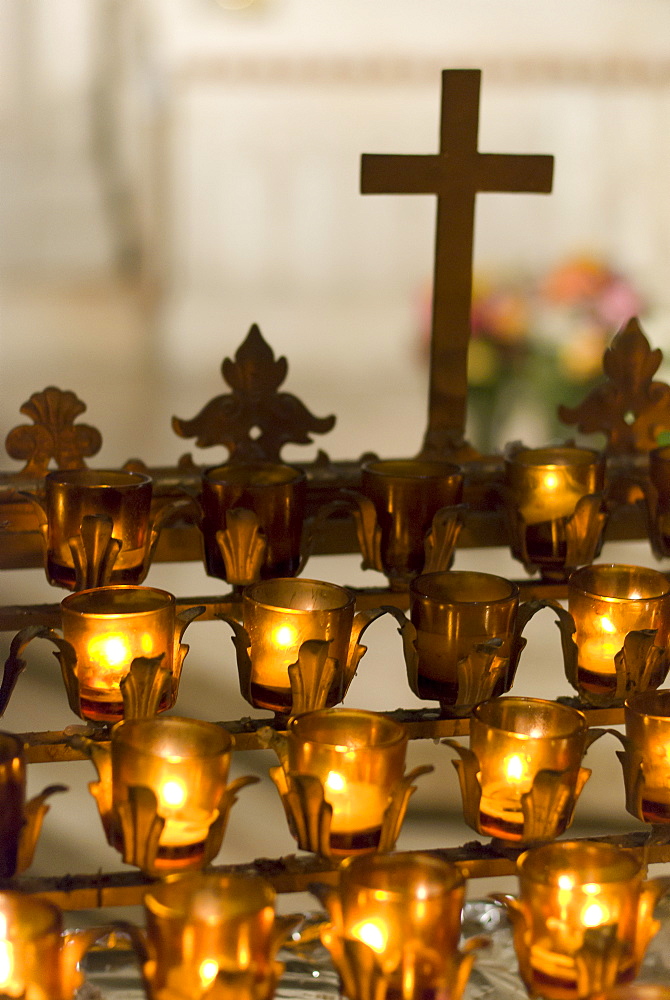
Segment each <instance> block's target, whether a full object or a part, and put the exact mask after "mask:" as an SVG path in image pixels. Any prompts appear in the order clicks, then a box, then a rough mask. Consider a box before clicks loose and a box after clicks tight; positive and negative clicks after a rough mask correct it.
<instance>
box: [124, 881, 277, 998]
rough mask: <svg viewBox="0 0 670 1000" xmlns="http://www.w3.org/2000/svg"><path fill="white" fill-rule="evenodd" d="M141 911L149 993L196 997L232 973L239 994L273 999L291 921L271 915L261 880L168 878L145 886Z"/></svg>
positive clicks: (268, 891) (268, 892) (268, 889)
mask: <svg viewBox="0 0 670 1000" xmlns="http://www.w3.org/2000/svg"><path fill="white" fill-rule="evenodd" d="M144 910H145V915H146V941H147V956H146V957H147V961H145V963H144V967H143V977H144V980H145V984H146V986H147V992H148V994H149V996H150V997H159V996H161V995H162V991H163V990H165V989H168V990H171V991H173V992H174V993H175V994H176V995H180V996H182V995H183V996H184V997H186V998H189V997H193V998H194V1000H197V998H199V997H201V996H202V995H203V993H204V992H206V990H207V989H208V988H209V987H210V986H211V985H212V984H213V983H214V981H215V980H216V979H217V977H220V978H222V979H223V983H226V981H227V977H230V976H232V977H233V982H234V984H235V986H236V987H237V989H238V991H239V992H238V993H237V994H236V995H238V996H240V997H242V998H246V997H248V1000H269V997H271V996H272V993H273V991H274V987H275V985H276V981H277V978H278V976H279V973H280V972H281V970H282V966H281V965H280V964H279V963H278V962H276V961H275V956H276V952H277V950H278V948H279V947H280V945H281V944H282V942H283V940H284V938H285V937H286V934H287V933H288V931H289V930H290V929H291V928H292V927H294V926H295V924H296V919H295V918H293V917H288V918H286V917H283V918H282V917H277V916H276V915H275V891H274V889H273V888H272V886H271V885H270V884H269V883H268V882H266V881H265V880H264V879H262V878H260V877H258V876H255V875H242V874H237V873H230V874H225V875H223V874H213V873H192V874H188V875H171V876H168V877H167V878H166V879H163V880H162V881H160V882H158V883H157V884H155V885H153V886H152V887H151V888H150V890H149V891H148V892H147V894H146V895H145V897H144Z"/></svg>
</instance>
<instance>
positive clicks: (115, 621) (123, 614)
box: [61, 586, 203, 722]
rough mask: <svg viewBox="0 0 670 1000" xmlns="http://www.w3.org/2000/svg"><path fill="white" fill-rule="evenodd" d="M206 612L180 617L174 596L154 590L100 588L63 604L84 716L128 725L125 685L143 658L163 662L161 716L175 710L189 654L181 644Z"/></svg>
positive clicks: (197, 610)
mask: <svg viewBox="0 0 670 1000" xmlns="http://www.w3.org/2000/svg"><path fill="white" fill-rule="evenodd" d="M202 610H203V609H202V608H189V609H186V610H185V611H182V612H179V613H178V612H177V609H176V604H175V599H174V597H173V595H172V594H170V593H168V592H167V591H166V590H157V589H156V588H154V587H130V586H127V587H98V588H96V589H94V590H81V591H78V592H77V593H76V594H70V595H69V596H68V597H66V598H65V599H64V600H63V601H61V622H62V631H63V637H64V638H65V639H66V640H67V642H69V643H70V645H71V646H72V647H73V649H74V651H75V654H76V666H75V668H74V672H75V678H74V681H75V682H76V683H75V686H76V695H77V704H78V714H80V715H81V716H82V718H84V719H91V720H92V721H95V722H118V721H119V720H120V719H122V718H123V717H124V701H123V695H122V688H121V685H122V682H123V681H124V679H125V678H126V677H127V676H128V673H129V671H130V668H131V664H132V663H133V660H135V659H137V658H139V657H144V658H149V659H155V658H157V657H162V659H160V664H159V666H160V668H162V670H163V671H165V674H164V676H165V683H164V685H163V689H162V694H161V696H160V699H159V702H158V706H157V711H159V712H162V711H165V709H167V708H171V707H172V706H173V705H174V703H175V701H176V698H177V692H178V689H179V678H180V676H181V668H182V664H183V661H184V657H185V655H186V652H187V651H188V646H185V645H183V644H182V642H181V639H182V636H183V634H184V631H185V629H186V626H187V625H188V623H189V622H190V621H191V620H192V619H193V618H194V617H196V616H197V615H198V614H200V613H201V612H202ZM157 666H158V664H157Z"/></svg>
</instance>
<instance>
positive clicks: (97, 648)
mask: <svg viewBox="0 0 670 1000" xmlns="http://www.w3.org/2000/svg"><path fill="white" fill-rule="evenodd" d="M88 658H89V660H91V661H92V662H94V663H97V664H99V666H101V667H104V668H106V669H108V670H118V669H119V667H125V666H126V665H127V664H129V662H130V658H131V651H130V644H129V643H128V640H127V639H126V637H125V636H123V635H118V634H111V633H107V634H106V635H96V636H94V637H93V638H92V639H91V641H90V642H89V644H88Z"/></svg>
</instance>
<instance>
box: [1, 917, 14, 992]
mask: <svg viewBox="0 0 670 1000" xmlns="http://www.w3.org/2000/svg"><path fill="white" fill-rule="evenodd" d="M13 972H14V949H13V947H12V945H11V944H10V943H9V941H7V918H6V916H5V915H4V913H0V986H8V985H9V983H10V980H11V978H12V974H13Z"/></svg>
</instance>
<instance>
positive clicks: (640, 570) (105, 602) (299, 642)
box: [0, 565, 670, 722]
mask: <svg viewBox="0 0 670 1000" xmlns="http://www.w3.org/2000/svg"><path fill="white" fill-rule="evenodd" d="M549 603H551V602H549ZM241 606H242V614H241V618H242V621H241V622H240V621H237V620H235V619H233V618H225V620H226V621H227V622H228V624H229V625H230V627H231V628H232V629H233V638H234V643H235V648H236V652H237V665H238V672H239V678H240V688H241V692H242V695H243V696H244V697H245V699H246V700H247V701H248V702H250V704H252V705H254V706H255V707H257V708H262V709H270V710H272V711H274V712H276V713H283V714H286V715H289V714H291V715H297V714H300V713H302V712H305V711H310V710H314V709H318V708H323V707H330V706H332V705H335V704H337V703H338V702H340V701H342V700H343V698H344V696H345V694H346V692H347V690H348V688H349V685H350V684H351V681H352V679H353V677H354V675H355V673H356V670H357V667H358V664H359V662H360V659H361V657H362V656H363V654H364V653H365V650H366V647H365V646H364V645H362V642H361V639H362V636H363V633H364V631H365V629H366V628H367V627H368V626H369V625H370V624H371V623H372V622H374V621H375V620H376V619H377V618H378V617H379V616H380V615H382V614H383V613H385V612H387V613H390V614H393V615H394V616H395V617H396V618H397V619H398V621H399V624H400V632H401V635H402V639H403V650H404V656H405V661H406V666H407V675H408V679H409V684H410V687H411V689H412V691H413V692H414V694H416V695H417V696H418V697H419V698H421V699H426V700H435V701H438V702H439V703H440V705H441V706H442V709H443V711H444V712H445V713H446V714H456V715H458V714H467V713H468V712H469V711H470V710H471V709H472V707H473V706H474V705H475V704H477V703H479V702H481V701H484V700H486V699H487V698H490V697H492V696H495V695H499V694H502V693H504V692H505V691H508V690H509V689H510V688H511V686H512V682H513V680H514V675H515V672H516V668H517V663H518V659H519V656H520V653H521V651H522V649H523V648H524V645H525V640H524V639H523V637H522V634H521V633H522V629H523V627H524V626H525V625H526V623H527V622H528V620H529V618H530V617H531V614H532V613H534V612H535V611H537V610H540V609H541V608H542V607H546V602H545V603H544V604H543V603H542V602H537V601H536V602H529V604H527V605H520V604H519V589H518V587H517V586H516V584H514V583H512V582H511V581H509V580H505V579H503V578H502V577H498V576H494V575H492V574H488V573H478V572H469V571H447V572H437V573H429V574H425V575H422V576H419V577H417V578H415V579H414V580H413V581H412V583H411V585H410V618H409V619H406V618H405V616H404V615H403V614H402V613H401V612H400V611H398V610H397V609H395V608H393V607H390V606H388V607H380V608H376V609H371V610H362V611H358V612H356V611H355V598H354V595H353V594H352V592H350V591H349V590H347V589H346V588H344V587H340V586H338V585H336V584H332V583H327V582H325V581H319V580H309V579H305V578H302V577H286V578H281V579H274V580H266V581H261V582H259V583H256V584H252V585H251V586H249V587H247V588H246V589H245V591H244V593H243V596H242V601H241ZM552 607H553V609H554V610H555V612H556V613H557V614H558V615H559V624H560V625H561V627H562V631H563V633H564V634H563V645H562V648H563V656H564V661H565V667H566V673H567V676H568V678H569V680H570V682H571V683H572V684H573V686H574V687H575V688H576V689H577V690H578V691H579V693H580V695H582V697H583V698H584V699H585V700H586V701H589V702H591V703H594V704H597V705H599V704H608V705H609V704H622V703H623V700H624V698H625V696H626V694H629V693H631V692H633V691H636V690H645V689H648V688H655V687H658V686H659V684H661V683H662V682H663V679H664V677H665V676H666V673H667V670H668V644H669V633H670V583H669V581H668V578H667V577H666V576H665V575H664V574H662V573H659V572H657V571H656V570H652V569H647V568H644V567H638V566H624V565H594V566H587V567H583V568H582V569H580V570H577V571H575V573H573V574H572V576H571V577H570V581H569V585H568V607H569V612H566V611H565V610H564V609H562V608H560V607H559V606H557V605H552ZM204 610H205V609H204V608H203V607H197V608H186V609H183V610H181V611H177V608H176V602H175V599H174V597H173V596H172V595H171V594H169V593H167V592H166V591H163V590H158V589H155V588H150V587H140V586H110V587H101V588H94V589H92V590H87V591H78V592H77V593H75V594H71V595H69V596H68V597H66V598H65V599H64V600H63V601H62V602H61V627H62V635H59V634H58V633H55V632H53V631H51V630H48V629H43V630H42V631H38V632H36V631H35V629H34V628H29V629H28V630H24V631H23V632H22V633H19V634H18V636H17V637H16V639H15V640H14V644H13V647H12V648H13V652H12V655H11V656H10V659H9V660H8V662H7V665H6V667H5V672H6V674H7V678H6V681H5V684H4V685H3V687H4V695H3V697H4V699H5V700H4V703H3V704H1V705H0V711H4V708H5V707H6V702H7V699H8V698H9V696H10V694H11V690H12V683H11V682H10V679H11V676H12V674H13V673H14V674H15V675H16V676H18V673H19V672H20V667H21V666H22V665H23V660H21V658H20V656H18V654H16V653H15V652H14V651H15V650H20V651H21V655H22V651H23V649H24V648H25V645H26V643H27V641H28V640H29V639H30V638H35V637H42V638H47V639H50V640H51V641H53V642H55V643H56V645H57V646H58V656H59V657H60V661H61V666H62V669H63V676H64V678H65V683H66V688H67V691H68V696H69V701H70V705H71V707H72V708H73V710H74V711H75V712H76V713H77V714H78V715H79V716H81V717H82V718H85V719H90V720H92V721H94V722H115V721H118V720H119V719H121V718H123V717H124V716H128V715H131V716H137V715H143V714H153V712H158V711H163V710H165V709H167V708H170V707H172V705H174V702H175V700H176V697H177V692H178V687H179V680H180V676H181V671H182V665H183V662H184V657H185V655H186V651H187V650H188V646H186V645H185V644H184V643H183V642H182V638H183V634H184V630H185V629H186V627H187V625H188V624H189V622H190V621H192V620H193V619H194V618H197V617H198V616H199V615H200V614H202V612H203V611H204ZM573 633H574V638H573ZM135 674H137V675H138V676H139V675H140V674H141V675H142V676H143V677H144V678H145V679H146V678H147V677H148V676H149V675H151V676H153V677H154V681H153V682H152V683H153V687H152V691H153V693H154V695H155V698H154V701H153V703H152V705H149V704H148V703H146V702H145V703H144V704H143V705H139V704H137V703H136V699H135V703H132V704H128V699H132V698H134V697H135V696H136V695H137V692H138V686H137V685H133V684H131V683H130V682H131V680H132V677H133V675H135ZM145 688H146V684H145V685H144V686H141V690H142V691H144V690H145ZM124 701H125V702H126V704H125V705H124ZM150 708H152V709H153V710H152V711H150V710H149V709H150Z"/></svg>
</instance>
